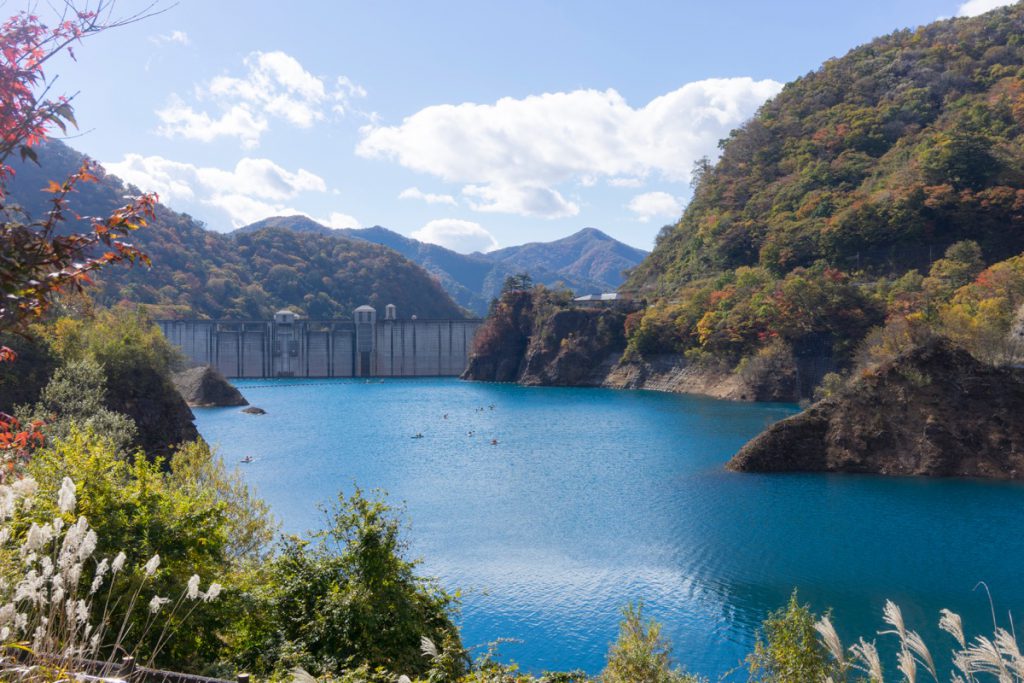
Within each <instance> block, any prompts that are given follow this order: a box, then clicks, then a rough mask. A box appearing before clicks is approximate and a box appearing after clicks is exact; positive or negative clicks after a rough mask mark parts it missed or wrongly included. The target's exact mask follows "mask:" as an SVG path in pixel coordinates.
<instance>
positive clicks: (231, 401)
mask: <svg viewBox="0 0 1024 683" xmlns="http://www.w3.org/2000/svg"><path fill="white" fill-rule="evenodd" d="M171 381H172V382H174V388H175V389H177V390H178V393H179V394H181V397H182V398H184V399H185V402H186V403H188V404H189V406H190V407H193V408H210V407H216V406H247V405H249V402H248V401H246V400H245V397H244V396H242V392H240V391H239V390H238V389H236V388H235V387H234V386H233V385H232V384H231V383H230V382H228V381H227V379H225V377H224V375H222V374H220V373H219V372H218V371H217V369H216V368H213V367H211V366H209V365H201V366H199V367H196V368H189V369H187V370H182V371H181V372H176V373H174V374H173V375H172V376H171Z"/></svg>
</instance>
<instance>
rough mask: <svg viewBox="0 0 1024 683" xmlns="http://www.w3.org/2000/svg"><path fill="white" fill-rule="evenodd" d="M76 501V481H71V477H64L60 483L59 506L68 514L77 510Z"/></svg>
mask: <svg viewBox="0 0 1024 683" xmlns="http://www.w3.org/2000/svg"><path fill="white" fill-rule="evenodd" d="M75 503H76V499H75V482H73V481H71V477H64V481H62V482H61V484H60V493H58V494H57V507H58V509H60V511H61V512H62V513H63V514H65V515H67V514H71V513H72V512H74V511H75Z"/></svg>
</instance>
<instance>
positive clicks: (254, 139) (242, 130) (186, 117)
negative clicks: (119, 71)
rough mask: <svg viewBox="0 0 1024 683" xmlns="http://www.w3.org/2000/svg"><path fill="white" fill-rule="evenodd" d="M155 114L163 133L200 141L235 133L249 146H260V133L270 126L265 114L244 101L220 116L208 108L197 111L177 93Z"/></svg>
mask: <svg viewBox="0 0 1024 683" xmlns="http://www.w3.org/2000/svg"><path fill="white" fill-rule="evenodd" d="M156 115H157V117H158V118H159V119H160V122H161V125H160V126H158V127H157V132H158V133H160V134H161V135H165V136H167V137H169V138H170V137H176V136H180V137H183V138H187V139H189V140H199V141H200V142H210V141H211V140H214V139H215V138H219V137H234V138H238V140H239V142H241V143H242V147H244V148H246V149H252V148H253V147H256V146H258V145H259V142H260V136H262V135H263V133H264V132H266V130H267V128H268V127H269V124H268V123H267V119H266V118H265V117H263V116H261V115H260V114H258V113H254V112H253V111H252V110H251V109H250V108H249V107H247V106H245V105H235V106H233V107H230V108H229V109H227V110H225V111H224V112H223V113H222V114H221V115H220V116H219V117H218V118H211V117H210V115H209V114H207V113H206V112H197V111H196V110H194V109H193V108H192V107H190V106H188V105H186V104H185V103H184V102H183V101H182V100H181V98H179V97H178V96H177V95H172V96H171V102H170V104H169V105H167V107H165V108H164V109H161V110H159V111H157V113H156Z"/></svg>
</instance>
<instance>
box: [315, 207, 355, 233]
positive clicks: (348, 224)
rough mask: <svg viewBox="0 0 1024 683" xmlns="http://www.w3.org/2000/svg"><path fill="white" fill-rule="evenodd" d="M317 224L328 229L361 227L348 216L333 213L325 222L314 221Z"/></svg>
mask: <svg viewBox="0 0 1024 683" xmlns="http://www.w3.org/2000/svg"><path fill="white" fill-rule="evenodd" d="M314 220H316V221H317V222H318V223H322V224H324V225H326V226H327V227H328V228H335V229H338V228H361V227H363V226H362V225H361V224H360V223H359V221H358V220H356V219H355V218H354V217H352V216H349V215H348V214H344V213H338V212H336V211H335V212H334V213H332V214H331V215H330V217H328V218H327V220H322V219H314Z"/></svg>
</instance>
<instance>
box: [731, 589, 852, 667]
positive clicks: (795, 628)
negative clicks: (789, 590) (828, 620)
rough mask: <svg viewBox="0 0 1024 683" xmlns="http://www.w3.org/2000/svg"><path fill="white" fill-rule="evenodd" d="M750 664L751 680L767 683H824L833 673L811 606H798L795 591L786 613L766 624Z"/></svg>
mask: <svg viewBox="0 0 1024 683" xmlns="http://www.w3.org/2000/svg"><path fill="white" fill-rule="evenodd" d="M747 662H748V663H749V664H750V679H749V680H750V681H763V682H765V683H768V682H770V683H810V682H811V681H824V680H825V677H826V676H830V675H832V673H833V669H834V667H833V666H831V665H830V663H829V661H828V658H827V656H826V653H825V648H824V647H823V646H822V645H821V643H820V642H819V641H818V636H817V631H816V630H815V615H814V614H813V613H812V612H811V609H810V607H809V606H808V605H801V604H800V603H799V601H798V600H797V594H796V591H793V595H791V596H790V598H789V604H788V605H787V606H786V607H785V608H784V609H781V610H779V611H777V612H773V613H772V614H771V615H770V616H769V617H768V618H767V619H766V620H765V621H764V624H763V625H762V633H761V635H760V637H759V638H758V640H757V643H756V644H755V645H754V651H753V652H752V653H751V654H750V656H749V657H748V658H747Z"/></svg>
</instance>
